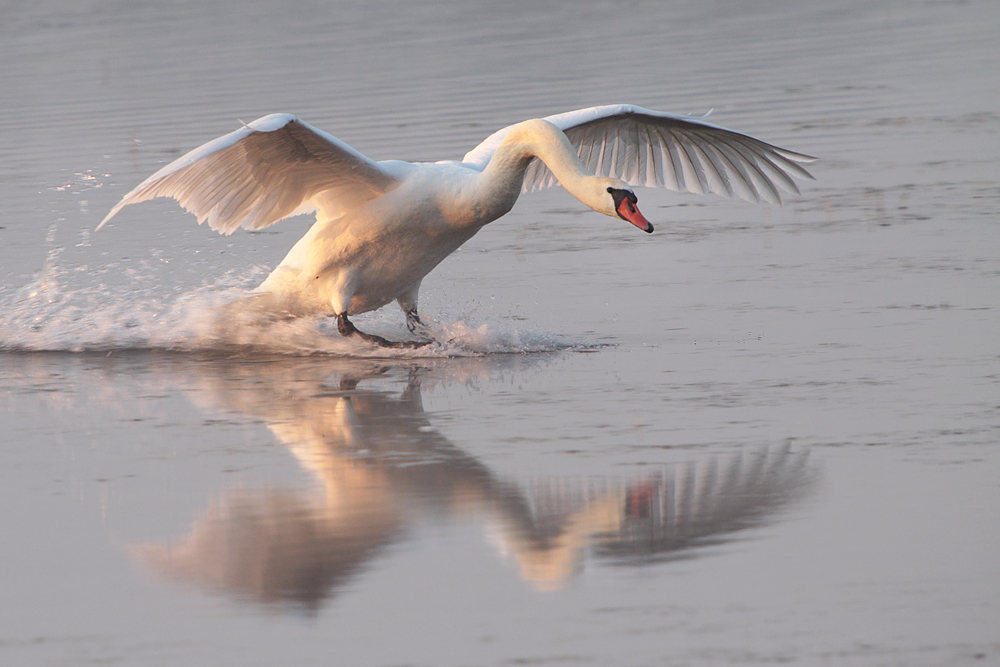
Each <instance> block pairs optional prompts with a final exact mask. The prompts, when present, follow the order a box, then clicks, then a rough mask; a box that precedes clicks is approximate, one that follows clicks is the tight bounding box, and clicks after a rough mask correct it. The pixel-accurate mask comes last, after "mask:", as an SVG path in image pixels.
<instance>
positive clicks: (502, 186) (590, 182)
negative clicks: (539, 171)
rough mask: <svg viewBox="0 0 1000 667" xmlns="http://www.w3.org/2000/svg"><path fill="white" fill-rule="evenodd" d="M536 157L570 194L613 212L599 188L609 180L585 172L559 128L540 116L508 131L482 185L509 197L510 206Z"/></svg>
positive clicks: (603, 191)
mask: <svg viewBox="0 0 1000 667" xmlns="http://www.w3.org/2000/svg"><path fill="white" fill-rule="evenodd" d="M536 157H537V158H538V159H540V160H541V161H542V162H544V163H545V166H546V167H548V168H549V170H550V171H551V172H552V174H553V175H554V176H555V177H556V178H557V179H558V180H559V183H560V184H562V186H563V187H564V188H566V190H567V191H568V192H569V193H570V194H571V195H573V196H574V197H576V198H577V199H579V200H580V201H581V202H583V203H584V204H586V205H587V206H589V207H590V208H592V209H594V210H595V211H598V212H600V213H604V214H605V215H612V216H613V215H615V214H614V210H613V208H612V209H610V210H609V209H608V203H609V202H610V198H608V197H607V195H606V192H605V189H604V187H603V185H604V183H603V182H604V181H605V180H609V179H604V178H600V177H597V176H595V175H594V174H593V173H591V172H589V171H587V169H586V168H585V167H584V166H583V163H582V162H580V159H579V158H578V157H577V156H576V151H575V149H574V148H573V145H572V144H571V143H570V142H569V139H567V138H566V135H565V134H563V132H562V130H560V129H559V128H557V127H556V126H555V125H553V124H552V123H550V122H548V121H545V120H541V119H535V120H526V121H524V122H523V123H518V124H517V125H515V126H513V127H512V128H510V130H508V132H507V134H506V135H505V136H504V138H503V140H502V141H501V142H500V145H499V146H498V147H497V149H496V152H495V153H494V154H493V157H492V158H491V159H490V162H489V164H488V165H487V167H486V169H485V170H484V171H483V174H482V185H483V186H484V187H485V189H487V190H488V191H490V192H492V193H493V195H494V196H497V197H503V198H505V199H507V198H510V197H512V199H510V205H511V206H512V205H513V202H514V200H516V199H517V195H518V193H520V191H521V187H522V185H523V183H524V173H525V171H526V170H527V168H528V165H529V164H530V163H531V160H532V159H534V158H536Z"/></svg>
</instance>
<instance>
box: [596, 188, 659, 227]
mask: <svg viewBox="0 0 1000 667" xmlns="http://www.w3.org/2000/svg"><path fill="white" fill-rule="evenodd" d="M594 185H595V186H596V187H598V188H600V193H599V195H598V198H597V201H598V202H599V205H598V206H593V207H592V208H594V210H596V211H598V212H600V213H603V214H604V215H610V216H611V217H612V218H621V219H622V220H627V221H628V222H631V223H632V224H633V225H635V226H636V227H638V228H639V229H641V230H642V231H644V232H646V233H652V231H653V225H652V223H650V222H649V220H646V218H645V217H644V216H643V215H642V213H640V212H639V209H638V208H637V207H636V205H635V204H636V202H637V201H639V200H638V198H637V197H636V196H635V193H634V192H632V188H630V187H629V186H628V185H627V184H625V183H624V182H623V181H619V180H618V179H617V178H595V179H594Z"/></svg>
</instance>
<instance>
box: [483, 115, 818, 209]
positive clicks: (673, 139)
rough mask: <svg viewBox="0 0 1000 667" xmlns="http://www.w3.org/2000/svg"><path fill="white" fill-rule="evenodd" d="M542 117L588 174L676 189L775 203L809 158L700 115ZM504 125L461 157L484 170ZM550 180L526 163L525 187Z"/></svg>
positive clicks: (540, 166)
mask: <svg viewBox="0 0 1000 667" xmlns="http://www.w3.org/2000/svg"><path fill="white" fill-rule="evenodd" d="M545 120H547V121H549V122H550V123H552V124H553V125H555V126H556V127H558V128H559V129H561V130H562V131H563V132H565V133H566V136H567V137H568V138H569V140H570V143H572V144H573V146H575V147H576V149H577V155H578V156H579V157H580V160H581V161H582V162H583V164H584V165H585V166H586V167H587V168H588V169H590V170H591V171H593V172H594V173H595V174H598V175H603V176H612V177H615V178H619V179H621V180H623V181H625V182H626V183H628V184H629V185H644V186H647V187H665V188H668V189H670V190H674V191H677V192H693V193H697V194H705V193H708V192H713V193H715V194H720V195H725V196H729V197H734V196H735V197H740V198H742V199H746V200H748V201H755V202H759V201H761V200H763V201H768V202H771V203H775V204H780V203H781V194H780V190H782V189H784V190H787V191H789V192H794V193H798V191H799V189H798V186H796V184H795V181H793V180H792V177H793V176H795V177H798V178H808V179H811V178H812V175H811V174H810V173H809V172H808V171H806V170H805V169H804V168H803V167H802V166H801V164H803V163H809V162H812V161H814V160H815V159H816V158H813V157H810V156H808V155H803V154H801V153H796V152H794V151H789V150H785V149H783V148H778V147H777V146H772V145H771V144H768V143H765V142H763V141H760V140H759V139H754V138H753V137H750V136H747V135H745V134H740V133H739V132H734V131H733V130H728V129H726V128H724V127H719V126H718V125H713V124H712V123H708V122H706V121H705V120H704V119H702V118H695V117H692V116H681V115H677V114H671V113H666V112H662V111H651V110H649V109H643V108H642V107H637V106H632V105H629V104H618V105H611V106H601V107H591V108H589V109H580V110H579V111H570V112H567V113H562V114H557V115H555V116H548V117H547V118H545ZM507 129H509V128H504V129H503V130H500V131H499V132H497V133H495V134H494V135H492V136H490V137H489V138H488V139H486V141H484V142H483V143H482V144H480V145H479V146H477V147H476V148H475V149H473V150H472V151H471V152H470V153H469V154H468V155H466V157H465V162H469V163H472V164H475V165H477V166H478V165H480V164H481V165H482V166H483V167H485V165H486V163H488V162H489V159H490V157H492V155H493V152H494V151H495V150H496V147H497V146H498V145H499V144H500V141H502V139H503V136H504V134H506V132H507ZM556 184H558V181H557V180H556V178H555V176H553V174H552V172H550V171H549V170H548V168H547V167H546V166H545V164H544V163H543V162H542V161H541V160H538V159H535V160H533V161H532V162H531V164H530V165H529V166H528V170H527V172H526V173H525V177H524V191H525V192H531V191H534V190H540V189H542V188H546V187H549V186H552V185H556Z"/></svg>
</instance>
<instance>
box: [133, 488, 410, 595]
mask: <svg viewBox="0 0 1000 667" xmlns="http://www.w3.org/2000/svg"><path fill="white" fill-rule="evenodd" d="M397 535H398V523H397V520H396V517H395V516H393V515H391V514H385V513H380V512H379V511H377V509H375V508H367V510H366V511H356V512H339V511H338V512H329V511H327V510H326V508H324V507H323V505H322V503H317V502H316V499H315V496H314V494H310V493H308V492H303V491H302V490H300V489H295V490H268V491H246V490H240V491H231V492H229V493H227V494H225V495H224V496H223V498H222V499H221V501H220V502H218V503H215V504H213V505H211V506H210V507H209V508H208V509H207V510H206V511H205V514H204V516H203V517H202V518H201V519H199V520H197V521H195V522H194V524H193V525H192V527H191V533H190V534H189V535H188V536H187V537H186V538H185V539H184V541H183V542H181V543H178V544H175V545H169V546H168V545H159V544H144V545H138V546H135V547H133V548H132V552H133V553H134V554H135V556H136V558H137V559H138V560H139V561H141V562H142V563H143V564H145V565H147V566H149V567H150V568H151V569H153V570H155V571H156V572H158V573H159V574H160V575H162V576H164V577H166V578H168V579H173V580H176V581H181V582H186V583H190V584H195V585H197V586H199V587H200V588H204V589H206V590H208V591H210V592H214V593H222V594H226V595H234V596H237V597H240V598H245V599H248V600H252V601H255V602H261V603H266V604H268V603H274V604H279V605H288V606H291V607H292V608H296V609H299V610H301V611H304V612H315V611H316V610H317V609H318V608H319V606H320V605H321V603H322V602H323V600H324V599H326V597H327V596H328V595H329V592H330V590H335V589H336V588H339V587H340V586H343V585H344V584H345V583H346V582H347V581H348V580H350V578H351V577H352V576H353V575H354V574H355V572H356V571H357V570H358V569H359V568H360V567H361V566H362V565H364V563H366V562H367V561H369V560H371V559H372V558H373V557H374V556H375V554H377V553H378V551H379V550H380V549H381V548H382V547H384V546H385V545H387V544H390V543H391V542H393V541H394V540H395V539H396V537H397Z"/></svg>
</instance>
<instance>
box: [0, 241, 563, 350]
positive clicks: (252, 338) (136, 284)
mask: <svg viewBox="0 0 1000 667" xmlns="http://www.w3.org/2000/svg"><path fill="white" fill-rule="evenodd" d="M61 251H62V249H61V248H52V249H51V250H50V252H49V257H48V261H47V262H46V266H45V268H44V269H43V270H42V271H40V272H39V274H38V275H37V276H36V277H35V279H34V280H32V281H31V282H30V283H28V284H27V285H25V286H24V287H21V288H15V289H9V290H8V291H7V292H0V350H5V351H62V352H84V351H98V350H100V351H103V350H107V351H111V350H124V349H132V350H135V349H165V350H181V351H185V350H190V351H196V350H197V351H221V352H237V351H247V352H266V353H272V354H289V355H309V354H330V355H340V356H352V357H387V356H390V357H455V356H477V355H486V354H516V353H534V352H552V351H556V350H560V349H566V348H569V347H572V346H573V345H572V344H571V343H567V342H566V341H564V340H561V339H560V338H558V337H556V336H553V335H550V334H545V333H539V332H535V331H530V330H526V329H525V328H524V327H523V325H522V326H518V325H517V323H515V322H513V321H509V320H501V319H497V320H495V321H489V322H483V323H468V322H466V321H465V319H464V318H463V317H461V316H458V317H457V318H449V317H448V316H447V315H448V314H445V315H444V316H443V317H442V319H441V320H440V321H435V320H432V319H430V318H428V317H427V316H426V315H422V318H423V320H424V322H425V324H426V328H427V331H426V335H427V336H429V337H430V338H432V339H433V340H434V341H435V342H433V343H431V344H430V345H427V346H425V347H422V348H419V349H389V348H380V347H377V346H375V345H372V344H369V343H366V342H364V341H360V340H357V339H347V338H344V337H342V336H341V335H340V334H339V333H338V332H337V327H336V322H335V321H334V320H333V319H332V318H322V317H315V318H310V317H303V318H295V319H285V318H282V317H279V316H276V315H275V314H274V313H272V312H267V311H264V310H262V309H260V308H256V307H254V299H253V298H252V293H251V291H250V287H249V286H252V285H256V284H258V283H259V282H260V275H259V274H260V273H261V271H262V269H260V268H254V269H250V270H248V271H244V272H242V273H241V274H239V275H236V274H235V273H230V274H226V275H224V276H222V277H221V278H219V279H218V280H216V282H215V283H213V284H205V285H202V286H200V287H196V288H193V289H184V288H181V287H174V288H171V287H170V286H169V285H165V284H163V283H161V282H160V281H159V279H158V277H157V276H156V275H155V274H151V275H146V276H143V275H140V274H139V272H136V275H130V276H129V278H130V279H131V284H130V285H127V286H126V285H109V284H107V283H105V282H104V280H103V276H102V275H95V274H94V273H92V272H87V271H86V270H85V267H72V266H64V265H61V264H60V263H59V261H58V259H59V255H60V253H61ZM390 310H391V309H386V310H385V311H378V312H376V313H371V314H366V315H363V316H360V317H358V318H352V319H355V322H356V323H357V324H358V326H359V328H361V329H362V330H365V331H370V332H371V333H377V334H379V335H382V336H384V337H386V338H388V339H390V340H405V339H408V338H411V337H410V336H409V334H408V333H407V332H406V330H405V329H404V328H403V326H402V323H403V318H402V316H401V315H400V314H399V313H397V312H389V311H390ZM452 320H454V321H452Z"/></svg>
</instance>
